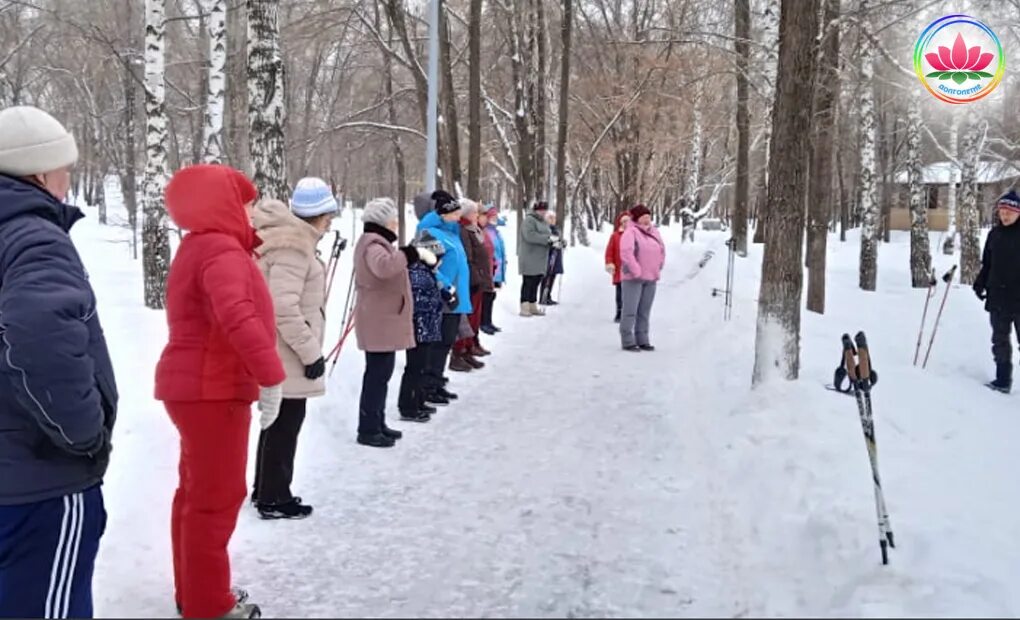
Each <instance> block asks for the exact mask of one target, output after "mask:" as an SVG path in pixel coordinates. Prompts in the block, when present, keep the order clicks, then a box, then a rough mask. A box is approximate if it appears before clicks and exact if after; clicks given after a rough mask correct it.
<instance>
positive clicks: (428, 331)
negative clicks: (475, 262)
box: [407, 262, 444, 344]
mask: <svg viewBox="0 0 1020 620" xmlns="http://www.w3.org/2000/svg"><path fill="white" fill-rule="evenodd" d="M407 273H408V277H409V278H410V280H411V295H412V296H413V297H414V340H415V342H416V343H418V344H426V343H430V342H439V341H441V340H442V339H443V333H442V325H443V306H444V304H443V297H442V295H440V294H439V283H438V282H436V275H435V274H434V273H433V272H432V269H430V268H429V267H428V266H427V265H426V264H425V263H422V262H414V263H411V266H410V267H408V268H407Z"/></svg>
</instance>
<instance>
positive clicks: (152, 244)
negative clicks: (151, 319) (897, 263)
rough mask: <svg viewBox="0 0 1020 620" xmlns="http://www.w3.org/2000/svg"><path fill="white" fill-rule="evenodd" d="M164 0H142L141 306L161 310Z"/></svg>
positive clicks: (165, 256)
mask: <svg viewBox="0 0 1020 620" xmlns="http://www.w3.org/2000/svg"><path fill="white" fill-rule="evenodd" d="M165 18H166V7H165V5H164V0H146V2H145V120H146V128H145V152H146V157H145V185H144V187H145V190H144V191H145V202H144V204H145V222H144V224H143V225H142V256H143V263H144V265H143V273H144V278H145V307H146V308H151V309H153V310H162V309H163V307H164V305H165V303H166V275H167V271H168V269H169V267H170V242H169V240H168V239H167V232H166V229H167V226H166V208H165V207H164V198H163V195H164V193H165V190H166V184H167V180H168V178H169V172H168V166H167V125H168V123H167V117H166V87H165V83H164V76H165V74H166V58H165V55H164V34H165V31H166V23H165V22H166V20H165Z"/></svg>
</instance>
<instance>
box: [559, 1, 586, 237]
mask: <svg viewBox="0 0 1020 620" xmlns="http://www.w3.org/2000/svg"><path fill="white" fill-rule="evenodd" d="M573 26H574V3H573V0H563V16H562V19H561V21H560V48H561V49H560V95H559V112H558V113H557V115H556V118H557V120H558V123H557V133H556V221H557V222H563V223H565V222H566V221H567V219H566V218H567V126H568V120H569V118H570V117H569V113H570V39H571V35H572V33H573ZM570 212H571V215H572V217H571V218H570V226H571V230H576V229H577V228H579V226H578V224H579V223H580V222H579V221H578V218H577V209H575V208H574V207H573V205H571V209H570ZM580 228H584V226H583V224H582V225H581V226H580ZM571 238H573V233H571Z"/></svg>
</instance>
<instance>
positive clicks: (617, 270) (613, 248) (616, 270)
mask: <svg viewBox="0 0 1020 620" xmlns="http://www.w3.org/2000/svg"><path fill="white" fill-rule="evenodd" d="M629 221H630V212H629V211H624V212H622V213H620V214H619V215H617V216H616V222H615V223H614V227H613V234H612V235H610V236H609V243H608V244H606V271H607V272H608V273H609V275H611V276H613V286H615V287H616V317H615V318H614V319H613V320H614V321H616V322H617V323H619V322H620V311H621V310H622V309H623V295H622V290H621V288H620V281H621V278H622V275H623V274H622V273H621V260H620V237H622V236H623V231H624V229H625V228H626V227H627V222H629Z"/></svg>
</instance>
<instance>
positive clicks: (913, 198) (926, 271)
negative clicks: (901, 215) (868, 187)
mask: <svg viewBox="0 0 1020 620" xmlns="http://www.w3.org/2000/svg"><path fill="white" fill-rule="evenodd" d="M920 93H921V91H920V89H915V94H914V95H913V96H912V97H911V102H910V105H909V106H908V107H907V185H908V189H909V193H910V281H911V285H912V286H913V287H914V288H926V287H927V286H928V282H929V279H930V278H931V247H930V242H929V240H928V201H927V200H925V195H924V186H922V185H921V101H920V98H921V97H920Z"/></svg>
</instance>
